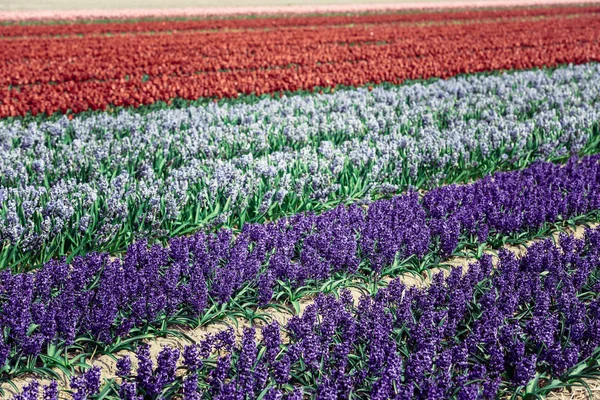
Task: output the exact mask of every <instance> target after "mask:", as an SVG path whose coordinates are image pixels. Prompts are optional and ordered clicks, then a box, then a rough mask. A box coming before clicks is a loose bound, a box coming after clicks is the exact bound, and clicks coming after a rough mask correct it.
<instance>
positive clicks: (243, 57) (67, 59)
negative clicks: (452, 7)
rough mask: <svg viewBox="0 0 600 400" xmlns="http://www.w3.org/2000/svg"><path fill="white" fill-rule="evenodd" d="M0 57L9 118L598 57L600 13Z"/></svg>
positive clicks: (141, 42)
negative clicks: (567, 16)
mask: <svg viewBox="0 0 600 400" xmlns="http://www.w3.org/2000/svg"><path fill="white" fill-rule="evenodd" d="M549 10H555V9H549ZM382 17H385V15H383V16H382ZM0 49H2V51H0V54H1V55H0V81H2V85H4V87H5V88H4V89H3V90H2V91H1V92H0V117H6V116H15V115H24V114H26V113H27V112H31V113H33V114H37V113H44V112H45V113H53V112H56V111H61V112H67V110H71V111H73V112H80V111H84V110H88V109H106V108H107V107H108V106H109V105H115V106H134V107H135V106H139V105H141V104H151V103H153V102H156V101H158V100H164V101H169V100H170V99H173V98H184V99H190V100H191V99H197V98H200V97H211V96H215V97H236V96H237V95H238V94H239V93H246V94H250V93H256V94H263V93H274V92H280V91H295V90H299V89H312V88H314V87H315V86H333V85H336V84H345V85H364V84H367V83H380V82H384V81H387V82H394V83H400V82H402V81H404V80H406V79H417V78H430V77H442V78H443V77H448V76H452V75H456V74H460V73H469V72H477V71H489V70H498V69H521V68H531V67H540V66H552V65H557V64H562V63H571V62H572V63H583V62H588V61H597V60H600V15H596V14H585V15H579V16H577V17H574V18H573V17H569V18H564V17H556V16H553V17H548V18H541V19H538V18H536V19H527V20H522V19H519V20H501V21H495V22H492V21H480V22H469V23H461V24H437V25H436V24H434V25H428V26H420V25H419V26H398V25H394V24H391V23H380V24H376V25H375V26H364V25H358V26H338V27H326V28H322V29H319V30H315V29H312V28H298V29H277V30H269V31H264V30H255V31H245V32H237V31H236V32H210V33H200V32H188V33H185V34H175V35H165V34H160V35H138V36H115V37H100V36H96V37H83V38H69V39H39V38H38V39H35V40H33V39H32V40H4V41H1V40H0ZM8 85H13V86H11V87H9V86H8Z"/></svg>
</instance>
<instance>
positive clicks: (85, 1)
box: [0, 0, 600, 21]
mask: <svg viewBox="0 0 600 400" xmlns="http://www.w3.org/2000/svg"><path fill="white" fill-rule="evenodd" d="M580 3H582V0H502V1H499V0H375V1H372V2H369V1H368V0H367V1H365V0H220V1H218V2H217V1H215V0H169V1H167V0H128V1H127V2H124V1H122V0H96V1H94V0H74V1H68V0H0V20H2V21H22V20H37V19H78V18H88V19H89V18H143V17H177V16H210V15H236V14H237V15H239V14H276V13H326V12H361V11H376V10H410V9H437V8H439V9H447V8H458V7H508V6H531V5H556V4H580ZM585 3H586V4H600V0H589V1H585ZM124 5H126V7H127V8H123V6H124ZM164 7H168V8H164Z"/></svg>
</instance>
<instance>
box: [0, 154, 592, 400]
mask: <svg viewBox="0 0 600 400" xmlns="http://www.w3.org/2000/svg"><path fill="white" fill-rule="evenodd" d="M599 160H600V156H592V157H586V158H583V159H581V160H579V159H576V158H573V159H571V160H570V161H569V162H568V163H567V164H566V165H564V166H559V165H554V164H551V163H542V162H540V163H536V164H534V165H533V166H531V167H529V168H527V169H525V170H523V171H517V172H507V173H497V174H494V175H493V176H490V177H487V178H485V179H483V180H481V181H478V182H475V183H473V184H469V185H451V186H447V187H442V188H438V189H434V190H432V191H430V192H428V193H427V194H426V195H425V196H424V197H422V198H419V196H418V195H417V194H416V193H408V194H406V195H402V196H397V197H394V198H392V199H387V200H380V201H377V202H374V203H373V204H371V205H370V207H369V208H368V210H365V209H363V208H362V207H359V206H356V205H352V206H348V207H346V206H340V207H337V208H336V209H334V210H331V211H328V212H326V213H323V214H321V215H315V214H312V213H306V214H300V215H296V216H292V217H289V218H284V219H281V220H278V221H275V222H272V223H269V224H265V225H260V224H246V225H244V228H243V229H242V231H241V232H240V233H239V234H238V235H233V233H232V232H231V231H229V230H226V229H222V230H220V231H218V232H217V233H214V234H213V233H205V232H199V233H197V234H195V235H193V236H188V237H179V238H173V239H171V240H170V242H169V245H168V246H161V245H152V246H149V245H148V243H147V242H145V241H140V242H138V243H136V244H134V245H132V246H130V247H129V249H128V251H127V252H126V254H125V255H124V256H123V257H122V258H120V259H115V260H111V259H110V258H109V256H108V255H107V254H89V255H87V256H85V257H76V258H74V259H73V260H72V262H71V263H70V264H66V263H65V262H64V261H58V260H54V261H51V262H49V263H47V264H46V265H44V266H43V267H42V268H40V269H39V270H37V271H35V272H31V273H23V274H16V275H11V274H10V273H9V272H2V273H0V326H1V327H3V328H8V329H0V332H3V331H4V332H8V334H7V336H6V337H0V362H1V361H3V359H6V358H7V357H8V358H9V363H11V362H14V361H16V360H17V359H20V358H21V357H23V356H28V355H37V354H40V353H41V352H42V351H43V350H44V349H45V348H46V346H47V345H48V344H49V343H54V342H60V341H63V340H64V341H65V342H66V343H72V342H73V340H74V339H75V338H77V337H79V336H81V335H84V336H91V337H94V338H95V339H98V340H100V341H103V342H105V343H110V342H111V341H113V340H115V339H116V338H117V337H119V336H125V335H127V334H128V332H129V331H130V330H131V329H132V328H134V327H137V326H142V325H144V324H146V323H152V322H154V321H156V320H158V319H162V318H164V317H169V316H171V315H174V314H175V313H177V314H178V315H180V316H183V315H185V316H188V317H200V316H202V315H203V313H204V310H205V309H206V308H207V307H209V305H210V304H209V301H210V300H209V299H211V298H212V299H214V301H217V302H219V303H222V302H226V301H228V300H229V299H230V298H231V296H233V295H235V294H236V293H237V292H238V291H239V290H240V289H241V288H243V287H244V286H246V285H253V286H254V287H256V289H257V297H258V299H257V300H258V301H259V302H260V304H266V303H268V302H269V301H270V300H271V298H272V296H273V290H274V288H276V284H277V281H278V280H283V281H289V282H291V283H292V284H302V283H303V282H306V281H307V280H311V279H326V278H328V277H330V276H332V274H333V273H336V272H346V273H354V272H356V271H357V269H358V268H359V267H360V268H370V269H371V270H374V271H380V270H382V269H383V268H385V267H386V266H388V265H389V264H391V263H393V262H394V260H395V259H397V258H399V259H405V258H407V257H410V256H417V257H421V256H423V255H425V254H426V253H428V252H438V253H439V254H441V255H445V256H447V255H449V254H451V253H452V251H454V249H455V248H456V246H457V245H458V244H459V241H460V240H461V237H474V238H478V240H480V241H481V240H485V239H487V237H488V236H489V235H497V234H503V235H507V234H511V233H516V232H520V231H522V230H525V229H528V228H533V229H535V228H539V227H540V226H541V225H542V224H544V223H546V222H554V221H557V220H559V219H562V220H565V219H568V218H571V217H574V216H578V215H582V214H585V213H588V212H590V211H593V210H597V209H599V208H600V164H599ZM582 279H583V277H579V278H577V282H582ZM463 295H466V294H461V293H457V296H463ZM438 296H441V297H443V296H444V293H439V294H438ZM455 302H456V304H455V305H453V306H452V311H451V314H450V315H449V319H448V320H447V321H446V325H444V329H445V333H446V334H453V333H455V332H456V331H457V330H459V329H460V327H459V326H458V323H457V320H458V319H460V318H461V317H462V315H463V313H464V312H465V310H464V309H463V308H462V307H463V305H462V304H461V303H460V299H459V298H458V297H457V298H456V300H455ZM511 304H512V303H511V299H507V302H506V304H505V307H510V305H511ZM564 307H565V309H566V310H572V309H576V308H577V307H576V306H575V305H566V304H565V305H564ZM569 312H571V311H569ZM497 318H499V317H497ZM553 324H555V321H552V320H544V319H537V320H535V321H533V322H531V325H530V326H529V327H526V328H525V329H529V330H539V329H540V327H544V328H547V327H552V326H553ZM32 326H37V327H36V328H35V329H30V327H32ZM573 334H574V335H580V334H581V333H579V332H574V333H573ZM306 340H307V341H308V342H307V343H312V341H313V339H311V338H307V339H306ZM538 340H539V341H540V342H541V343H542V342H543V343H545V344H546V345H551V344H552V343H551V341H549V339H548V338H542V337H539V338H538ZM312 345H313V346H314V348H315V351H317V349H319V345H318V344H317V343H314V344H312ZM7 347H8V348H10V351H9V353H10V354H9V355H7ZM570 351H571V352H575V350H570ZM165 357H166V356H165ZM374 357H375V356H374ZM547 357H553V358H552V359H557V357H558V356H557V355H554V356H550V355H548V356H547ZM165 362H166V361H165ZM313 362H317V361H316V359H314V360H313V359H312V358H311V363H313ZM423 362H425V361H423ZM373 363H375V364H377V365H379V364H381V365H384V364H382V363H384V361H382V360H379V359H378V358H374V359H373ZM523 363H525V364H523V365H522V366H521V367H519V370H518V371H519V373H523V374H525V375H526V371H527V365H526V361H523ZM407 367H408V368H409V371H410V368H413V366H407ZM425 367H427V365H425ZM414 368H417V366H416V365H415V367H414ZM419 368H421V367H419ZM419 368H417V369H415V371H420V369H419ZM521 371H523V372H521ZM415 373H416V372H415ZM168 375H169V374H166V375H165V376H164V377H163V378H161V379H166V380H169V379H170V378H169V376H168ZM140 384H142V383H141V382H140ZM243 385H249V383H243ZM323 385H325V386H324V389H323V390H324V392H323V393H326V392H328V390H330V389H329V388H330V387H331V385H334V386H335V385H338V384H337V383H335V382H329V383H326V382H324V383H323ZM382 385H383V383H382ZM386 385H387V384H386ZM384 386H385V385H384ZM325 389H327V390H325ZM149 390H150V389H149ZM432 390H434V389H432Z"/></svg>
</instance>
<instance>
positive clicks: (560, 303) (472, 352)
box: [22, 229, 600, 400]
mask: <svg viewBox="0 0 600 400" xmlns="http://www.w3.org/2000/svg"><path fill="white" fill-rule="evenodd" d="M499 258H500V260H499V263H498V265H497V268H493V265H492V258H491V256H489V255H485V256H484V257H483V258H482V259H481V260H480V261H478V262H476V263H474V264H471V265H470V267H469V269H468V271H467V272H466V274H465V275H463V273H462V269H461V268H460V267H457V268H455V269H454V270H453V271H452V272H451V273H450V275H449V276H448V277H447V278H444V277H443V275H442V274H441V273H440V274H438V275H436V276H435V277H434V279H433V282H432V284H431V286H430V287H429V288H424V289H417V288H415V287H412V288H408V287H406V286H405V285H404V284H403V283H401V282H400V281H399V280H395V281H392V282H391V283H390V285H389V286H388V287H387V288H385V289H381V290H380V291H379V292H378V293H377V294H376V295H375V296H374V297H368V296H364V297H363V298H361V300H360V301H359V303H358V305H357V306H355V305H354V303H353V299H352V296H351V294H350V293H349V292H348V291H343V292H342V293H341V296H340V298H339V299H336V298H335V297H334V296H331V295H329V296H326V295H322V294H321V295H320V296H319V297H318V298H317V299H316V302H315V303H314V304H312V305H310V306H309V307H308V308H307V309H306V311H305V312H304V314H303V315H302V316H296V317H293V318H292V319H291V320H290V321H289V322H288V324H287V326H286V327H285V330H286V332H287V336H288V339H284V338H283V337H282V335H281V332H280V327H279V325H278V324H277V322H274V323H272V324H270V325H267V326H266V327H264V328H263V329H262V335H261V336H262V339H261V340H257V339H256V337H255V331H254V329H253V328H252V329H246V331H245V333H244V335H243V337H242V340H241V343H239V344H236V341H235V336H234V334H233V331H232V330H229V331H222V332H220V333H217V334H214V335H210V336H208V337H207V338H205V339H204V340H202V341H201V342H200V343H198V344H195V345H190V346H187V347H186V348H185V349H184V351H183V353H182V356H183V371H184V373H183V374H180V376H177V375H176V374H175V370H176V367H177V362H178V360H179V359H180V356H181V355H180V352H179V350H176V349H170V348H168V347H165V348H164V349H163V350H162V351H161V353H160V354H159V356H158V359H157V363H156V366H154V364H153V362H152V360H151V358H150V352H149V349H148V346H147V345H141V346H140V348H139V350H138V353H137V358H138V366H139V367H138V369H137V371H135V373H133V372H132V368H131V361H130V359H129V358H128V357H125V358H122V359H120V360H119V361H118V363H117V367H118V372H117V374H118V375H119V376H120V377H121V378H122V382H121V383H119V384H113V386H112V387H111V388H110V391H112V393H114V394H118V395H119V396H120V397H121V398H122V399H129V400H134V399H135V400H137V399H142V398H146V399H156V398H171V397H173V396H175V395H177V394H180V395H182V397H183V399H184V400H199V399H201V398H214V399H232V400H233V399H244V398H251V399H254V398H257V397H258V396H259V395H261V394H263V395H264V399H301V398H303V396H302V394H303V392H304V395H309V396H310V397H311V398H316V399H322V400H326V399H346V398H349V397H350V395H351V394H352V398H365V399H367V398H368V399H374V400H379V399H381V400H385V399H407V400H408V399H453V398H455V399H458V400H462V399H464V400H473V399H479V398H482V399H495V398H498V396H500V395H502V393H504V394H505V395H506V394H509V393H510V392H514V391H515V390H520V391H521V392H520V394H521V395H524V394H529V395H530V396H532V398H534V394H536V392H537V393H538V394H539V393H540V391H543V390H544V389H543V388H540V387H537V386H535V385H533V386H528V387H527V388H526V389H524V387H525V386H526V385H527V384H528V383H529V382H530V381H531V380H532V379H533V378H534V377H535V375H536V373H541V374H543V375H544V376H546V377H547V378H548V379H552V378H560V377H561V376H565V374H566V375H568V373H569V371H568V370H569V369H570V368H572V367H574V366H575V365H578V364H579V365H580V366H581V365H583V364H580V363H582V362H584V361H585V360H587V359H589V358H590V357H594V358H597V357H598V353H594V351H595V349H597V348H598V346H600V297H599V296H598V293H600V280H599V278H600V270H599V269H598V267H599V266H600V229H594V230H587V231H586V233H585V237H584V239H575V238H574V237H573V236H568V235H565V234H563V235H561V237H560V240H559V244H554V242H553V241H552V240H551V239H547V240H545V241H542V242H538V243H536V244H533V245H532V246H531V247H530V248H529V250H528V252H527V254H526V255H525V256H523V257H522V258H520V259H517V258H516V257H515V255H514V254H513V253H510V252H508V251H505V250H502V251H501V252H500V257H499ZM209 358H211V362H206V361H207V359H209ZM589 365H590V367H591V368H597V365H596V366H594V364H593V363H590V364H589ZM583 371H585V367H584V368H583V369H581V370H579V373H581V372H583ZM98 375H99V372H98V371H96V372H94V369H91V370H89V371H88V372H86V374H84V375H83V376H82V377H80V378H74V380H73V381H74V382H75V383H76V384H75V385H74V384H73V383H72V384H71V386H72V387H74V388H76V389H77V390H78V391H77V393H76V396H78V394H80V393H84V394H86V395H93V394H94V393H97V391H98V385H97V379H96V378H95V377H96V376H98ZM88 381H90V382H91V383H89V384H88V383H87V382H88ZM90 387H92V388H93V389H94V390H95V392H94V391H90V390H89V388H90ZM36 390H37V387H36ZM524 390H525V391H527V393H523V391H524ZM143 395H145V396H143ZM77 398H82V397H77ZM22 400H27V399H26V398H24V399H22Z"/></svg>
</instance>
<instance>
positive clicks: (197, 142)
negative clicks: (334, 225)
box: [0, 64, 600, 268]
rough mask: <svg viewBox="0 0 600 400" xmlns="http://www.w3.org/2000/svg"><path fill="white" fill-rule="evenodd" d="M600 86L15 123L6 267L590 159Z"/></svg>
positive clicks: (354, 97) (497, 82) (5, 207)
mask: <svg viewBox="0 0 600 400" xmlns="http://www.w3.org/2000/svg"><path fill="white" fill-rule="evenodd" d="M599 81H600V66H598V65H597V64H588V65H583V66H576V67H564V68H559V69H557V70H555V71H553V72H552V73H547V72H545V71H528V72H517V73H511V74H504V75H500V76H470V77H465V78H462V77H461V78H454V79H449V80H443V81H437V82H433V83H429V84H414V85H407V86H402V87H391V88H382V87H378V88H376V89H374V90H372V91H369V90H367V89H358V90H354V91H352V90H345V91H339V92H336V93H334V94H327V95H314V96H292V97H284V98H282V99H278V100H272V99H267V100H261V101H259V102H257V103H254V104H244V103H239V102H238V103H231V104H227V103H226V104H221V105H217V104H210V105H208V106H203V107H197V108H195V107H190V108H185V109H180V110H176V109H170V110H162V111H156V112H152V113H150V114H147V115H141V114H136V113H126V112H123V113H121V114H119V115H116V116H112V115H109V114H106V113H102V114H97V115H94V116H91V117H85V118H84V117H79V118H75V119H73V120H69V119H67V118H62V119H59V120H57V121H54V122H50V121H46V122H39V123H29V124H25V123H21V122H19V121H14V122H4V123H1V124H0V242H2V244H3V245H4V251H3V253H2V255H3V259H4V260H10V261H11V262H16V260H19V261H20V262H21V263H25V264H28V263H33V264H36V263H39V262H40V261H45V260H47V259H49V258H50V257H54V256H60V255H64V254H74V253H75V254H84V253H85V252H87V251H90V250H102V249H106V250H108V251H115V250H117V251H119V250H123V249H124V248H125V246H126V245H128V244H130V243H131V242H132V241H133V240H135V239H139V238H156V237H164V236H171V235H176V234H182V233H190V232H193V231H195V230H196V229H198V228H201V227H210V226H211V225H214V224H220V223H225V224H226V225H228V226H233V225H238V226H240V225H241V224H243V223H244V222H247V221H249V222H262V221H264V220H273V219H276V218H278V217H281V216H284V215H292V214H295V213H297V212H299V211H304V210H316V211H322V210H326V209H330V208H332V207H333V206H335V205H336V204H339V203H340V202H345V201H348V200H354V201H356V200H367V201H371V200H373V199H376V198H378V197H380V196H386V195H387V196H389V195H390V194H394V193H398V192H402V191H404V190H406V189H407V188H411V187H414V188H420V187H432V186H435V185H436V184H442V183H452V182H455V181H458V182H460V181H462V182H464V181H468V180H469V179H471V178H478V177H480V176H482V175H484V174H485V173H487V172H488V171H493V170H497V169H512V168H522V167H525V166H527V164H528V163H530V162H532V161H533V160H536V159H544V160H547V159H556V158H559V157H564V156H568V155H569V154H574V153H580V152H586V151H589V150H590V149H593V148H594V147H595V146H596V145H597V143H598V140H599V137H600V134H599V131H598V122H597V121H598V120H600V102H599V101H598V99H599V98H600V94H599V93H600V86H598V82H599ZM1 267H2V266H0V268H1ZM4 267H6V265H4Z"/></svg>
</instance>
